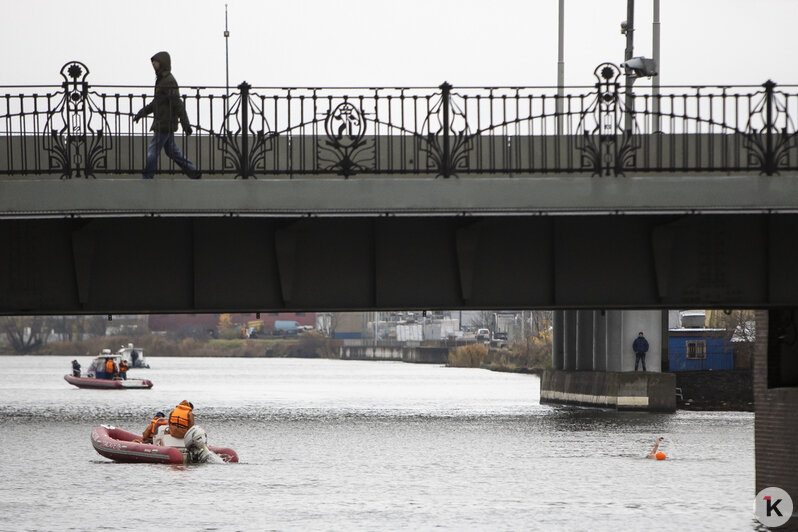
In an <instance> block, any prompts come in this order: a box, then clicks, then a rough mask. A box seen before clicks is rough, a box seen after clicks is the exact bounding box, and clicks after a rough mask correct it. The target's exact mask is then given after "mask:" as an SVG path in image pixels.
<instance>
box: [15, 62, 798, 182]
mask: <svg viewBox="0 0 798 532" xmlns="http://www.w3.org/2000/svg"><path fill="white" fill-rule="evenodd" d="M88 74H89V71H88V69H87V67H86V66H85V65H84V64H83V63H80V62H78V61H70V62H69V63H67V64H65V65H64V66H63V67H62V69H61V76H62V78H63V82H62V83H61V84H60V85H53V86H35V87H24V86H13V87H10V86H7V87H0V175H7V176H14V177H24V176H42V175H52V176H57V177H61V178H72V177H103V176H114V175H130V174H138V173H141V172H142V170H143V166H144V162H145V158H146V151H147V145H148V143H149V127H150V124H151V122H150V119H149V118H145V119H144V120H142V121H140V122H138V123H135V122H134V121H133V118H134V116H135V115H136V113H137V111H138V110H139V109H140V108H142V107H143V106H144V105H145V104H146V103H147V102H149V101H151V98H152V94H151V88H147V87H140V86H139V87H131V86H126V87H114V86H107V85H90V84H89V82H88V81H87V77H88ZM595 75H596V78H597V82H596V84H595V85H594V86H582V87H570V88H568V91H569V94H567V95H565V96H562V97H558V95H557V89H556V87H487V88H479V87H457V88H455V87H452V86H451V85H449V84H448V83H443V84H442V85H440V86H439V87H437V88H424V87H405V88H401V87H398V88H260V87H252V86H250V85H249V84H247V83H246V82H244V83H242V84H240V85H238V87H236V88H235V89H230V88H225V87H185V88H183V90H182V94H181V97H182V101H183V103H184V105H185V107H186V109H187V111H188V115H189V117H190V121H191V124H192V127H193V128H194V131H195V132H196V134H195V135H193V136H191V137H188V136H186V135H185V134H182V135H179V139H178V143H179V145H180V146H181V148H182V150H183V152H184V153H185V154H186V155H187V156H188V157H189V159H192V160H193V161H194V162H195V164H197V166H199V167H200V169H201V170H202V172H203V173H205V174H210V175H215V176H229V177H241V178H255V177H270V178H278V177H280V178H292V177H299V176H320V177H323V176H333V177H334V176H344V177H350V176H357V175H370V176H374V175H401V176H404V177H412V176H422V177H430V176H442V177H452V176H459V177H464V176H468V175H479V176H482V177H484V176H489V175H496V176H499V175H501V176H508V175H509V176H524V177H533V176H540V175H551V174H574V175H595V176H607V175H611V176H621V175H625V174H627V173H635V174H642V173H668V172H682V173H684V172H718V173H725V174H728V173H735V172H747V173H751V172H755V173H763V174H767V175H773V174H776V173H778V172H780V171H794V170H798V142H797V141H796V135H795V133H796V129H795V125H794V124H793V122H792V117H793V116H798V90H797V88H796V87H795V86H780V87H778V88H777V86H776V84H775V83H773V82H771V81H768V82H766V83H764V84H763V85H761V86H692V87H688V86H679V87H676V86H672V87H662V88H661V89H660V90H659V91H657V92H656V93H654V92H652V88H651V87H638V88H637V89H636V90H635V93H634V94H630V95H627V94H625V92H624V89H623V87H622V84H621V83H620V82H619V80H620V78H621V76H622V72H621V70H620V69H619V68H618V67H617V66H616V65H614V64H611V63H604V64H602V65H599V66H598V67H597V68H596V70H595ZM3 93H4V94H3ZM558 110H559V112H558ZM629 113H630V114H631V121H630V122H627V121H626V117H627V114H629ZM629 123H631V126H629V125H628V124H629ZM161 159H162V166H161V168H160V170H159V171H160V173H166V174H172V173H179V172H180V169H179V168H176V167H175V166H174V164H173V163H171V162H164V161H163V160H166V158H165V157H162V158H161Z"/></svg>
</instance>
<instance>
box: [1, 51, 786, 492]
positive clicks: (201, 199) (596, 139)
mask: <svg viewBox="0 0 798 532" xmlns="http://www.w3.org/2000/svg"><path fill="white" fill-rule="evenodd" d="M594 74H595V80H596V81H595V84H593V85H590V86H581V87H568V88H566V95H565V96H562V97H560V96H558V91H557V88H555V87H454V86H452V85H450V84H448V83H443V84H441V85H440V86H438V87H392V88H380V87H364V88H340V87H339V88H329V87H328V88H312V87H309V88H298V87H294V88H289V87H285V88H279V87H277V88H275V87H271V88H269V87H252V86H250V85H249V84H247V83H241V84H240V85H238V86H237V87H235V88H229V89H228V88H226V87H193V86H191V87H183V89H182V91H181V94H182V99H183V102H184V105H185V107H186V109H187V111H188V114H189V117H190V120H191V124H192V126H193V129H194V132H195V134H194V135H191V136H187V135H185V134H181V135H178V144H179V145H180V147H181V150H182V151H183V153H184V154H186V155H187V156H188V158H189V159H191V160H192V161H193V162H194V163H195V164H196V165H197V166H198V167H199V168H200V169H201V171H202V173H203V177H202V179H201V180H198V181H194V180H189V179H187V178H186V176H184V175H183V174H182V171H181V170H180V169H179V168H177V167H175V166H174V164H173V163H172V162H171V161H169V160H168V159H167V158H166V157H165V156H161V158H160V167H159V169H158V172H157V174H156V178H155V179H153V180H142V179H141V173H142V170H143V166H144V161H145V154H146V148H147V143H148V142H149V126H150V123H149V122H148V121H147V120H146V119H145V120H143V121H140V122H138V123H135V122H134V121H133V118H134V116H135V114H136V112H137V111H138V110H139V109H140V108H141V107H142V106H143V105H144V104H145V103H146V102H148V101H149V100H150V99H151V97H152V94H151V91H152V89H151V88H150V87H115V86H110V85H100V84H97V85H94V84H92V83H91V82H90V80H89V69H88V68H87V67H86V65H84V64H83V63H80V62H78V61H71V62H69V63H67V64H66V65H64V67H63V68H62V69H61V72H60V76H61V79H60V80H59V83H58V84H55V85H53V86H48V87H42V86H38V87H22V86H15V87H2V90H0V249H2V250H3V252H4V253H3V254H2V255H0V313H3V314H59V313H87V314H90V313H97V314H106V313H108V314H110V313H138V312H258V311H280V310H295V311H301V310H317V311H318V310H366V309H381V310H399V309H419V308H424V309H458V308H461V309H479V310H482V309H528V308H551V309H555V310H556V315H557V325H556V330H555V340H556V342H555V352H554V359H553V370H552V373H551V374H550V376H549V377H550V378H549V381H547V382H549V384H546V386H550V388H549V389H548V390H549V391H550V392H551V394H552V395H550V397H551V398H552V399H553V400H558V401H559V400H566V399H568V398H569V397H570V398H571V399H574V398H576V399H574V400H575V402H588V403H590V402H591V401H593V399H592V398H590V397H588V396H589V395H590V394H588V393H586V392H585V390H587V389H591V388H595V386H597V385H596V382H597V379H598V380H602V379H604V380H607V379H608V377H606V376H607V375H615V374H618V375H623V374H627V375H628V370H629V369H630V368H629V367H628V360H626V359H624V358H623V356H622V355H621V354H619V353H620V351H619V350H618V348H617V346H619V345H622V343H624V342H626V341H627V339H628V334H629V331H630V330H633V329H635V328H637V327H645V328H647V329H649V330H651V329H656V317H655V316H656V315H657V314H658V313H657V312H656V311H657V310H658V309H667V308H696V307H698V308H757V309H761V312H760V315H761V316H760V318H761V319H760V323H762V324H769V325H767V326H766V327H765V330H762V333H761V334H759V335H758V338H757V340H758V342H759V344H758V347H757V349H758V354H757V370H756V371H757V380H756V385H755V387H756V390H757V391H756V401H757V405H756V408H757V427H758V429H757V436H756V437H757V475H758V479H757V485H760V484H761V483H763V482H764V483H765V484H764V485H780V486H782V487H784V488H785V489H788V488H789V489H788V491H789V492H790V493H792V494H793V496H794V499H796V500H798V481H797V480H796V476H795V474H794V473H790V474H786V476H785V473H784V472H785V471H789V472H794V471H798V464H797V463H796V462H795V460H796V458H795V457H796V456H798V453H796V452H795V451H796V449H795V447H794V443H791V442H793V441H795V439H794V436H795V435H796V433H795V431H796V427H798V423H796V421H798V420H796V418H795V415H796V414H795V413H796V412H798V409H797V408H795V407H796V406H798V362H796V361H797V360H798V352H796V347H795V346H794V342H793V339H794V335H795V334H794V330H796V328H798V318H796V316H798V314H796V313H794V309H795V308H798V280H796V276H795V274H794V272H795V271H798V254H795V253H793V251H792V246H793V242H794V239H795V236H794V235H796V234H798V180H797V179H796V177H798V139H797V138H796V128H795V124H794V118H795V117H796V116H798V87H796V86H782V85H777V84H776V83H774V82H772V81H766V82H764V83H762V84H761V85H752V86H744V87H743V86H688V87H686V86H680V87H662V88H661V89H659V90H657V91H656V92H654V91H653V89H652V88H651V87H643V86H637V87H636V88H635V89H634V93H629V94H627V93H626V92H625V89H624V87H623V84H622V83H621V78H622V72H621V70H620V69H619V68H618V67H617V66H616V65H613V64H611V63H604V64H602V65H599V66H598V67H597V68H596V69H595V72H594ZM623 323H626V326H625V327H624V326H623ZM765 331H767V333H765ZM587 375H590V377H589V382H588V381H584V379H585V378H588V377H586V376H587ZM662 375H663V378H665V377H664V375H665V374H662ZM613 378H615V377H613ZM618 378H623V379H627V378H628V377H626V376H623V377H618ZM659 378H660V377H659V376H658V375H653V376H648V377H646V386H648V385H649V384H651V383H653V384H651V385H652V386H655V385H656V383H654V381H653V380H652V379H654V380H656V379H659ZM610 380H611V379H610ZM615 382H616V383H615V384H609V385H611V386H615V387H616V389H617V387H618V386H622V385H623V384H622V383H621V384H618V383H617V381H615ZM569 383H572V384H569ZM573 383H576V384H573ZM639 385H640V380H639V379H637V380H635V382H633V383H632V384H631V385H630V386H631V388H630V389H632V388H635V387H636V386H637V387H638V388H637V389H638V390H639V389H640V388H639ZM568 386H576V389H575V390H574V389H566V388H568ZM627 388H628V386H627ZM544 391H545V390H544ZM635 393H637V392H635ZM569 394H571V395H569ZM594 395H596V394H594ZM599 395H600V394H599ZM621 395H622V394H621ZM627 397H638V398H639V397H640V394H639V393H637V395H635V394H632V395H631V396H627ZM637 400H638V399H633V400H631V401H632V403H634V402H635V401H637ZM616 401H618V399H617V398H616ZM616 404H618V403H617V402H616ZM760 421H761V422H762V423H760ZM765 425H766V426H767V427H768V428H766V429H765V428H762V430H761V431H760V429H759V427H760V426H762V427H764V426H765ZM791 436H792V437H791ZM775 457H781V458H779V459H778V460H781V461H780V462H779V461H778V460H777V459H776V458H775ZM785 460H787V461H789V460H792V462H790V463H789V464H788V463H787V462H785ZM790 464H792V465H791V466H790ZM760 481H761V482H760Z"/></svg>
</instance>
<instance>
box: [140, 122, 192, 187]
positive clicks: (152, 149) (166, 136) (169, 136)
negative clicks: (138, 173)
mask: <svg viewBox="0 0 798 532" xmlns="http://www.w3.org/2000/svg"><path fill="white" fill-rule="evenodd" d="M161 150H163V151H164V152H166V155H167V156H168V157H169V158H170V159H172V160H173V161H174V162H175V163H176V164H177V166H179V167H180V168H181V169H182V170H183V171H184V172H185V173H186V174H188V177H190V178H191V179H197V177H198V176H199V175H200V172H199V171H198V170H197V168H196V167H195V166H194V165H193V164H191V161H189V160H188V159H186V158H185V156H184V155H183V154H182V153H181V151H180V148H178V147H177V143H176V142H175V134H174V133H161V132H160V131H156V132H154V133H153V135H152V140H151V141H150V146H149V147H148V148H147V166H145V167H144V174H143V175H142V177H143V178H144V179H152V178H153V176H154V173H155V169H156V168H157V167H158V155H159V154H160V153H161Z"/></svg>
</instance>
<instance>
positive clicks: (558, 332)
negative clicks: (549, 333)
mask: <svg viewBox="0 0 798 532" xmlns="http://www.w3.org/2000/svg"><path fill="white" fill-rule="evenodd" d="M558 312H560V311H558ZM661 315H662V314H661V311H659V310H609V311H599V310H566V311H561V314H555V320H554V339H555V341H554V344H555V346H554V350H555V351H554V352H555V353H556V354H554V355H553V359H552V361H553V364H552V369H551V370H550V371H547V372H545V374H544V375H543V378H542V379H541V390H540V400H541V402H547V403H563V404H578V405H584V406H596V407H603V408H618V409H626V410H656V411H666V412H674V411H675V410H676V391H675V388H676V377H675V375H673V374H662V373H661V363H660V361H661V358H662V354H661V352H662V335H663V330H662V320H661ZM640 331H643V333H644V334H645V336H646V338H647V339H648V343H649V351H648V355H647V356H646V359H647V367H646V370H647V371H645V372H644V371H642V367H640V368H638V369H639V370H640V371H635V354H634V352H633V351H632V343H633V342H634V340H635V338H637V335H638V333H639V332H640ZM560 361H562V364H560Z"/></svg>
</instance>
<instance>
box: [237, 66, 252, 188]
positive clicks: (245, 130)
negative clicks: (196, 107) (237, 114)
mask: <svg viewBox="0 0 798 532" xmlns="http://www.w3.org/2000/svg"><path fill="white" fill-rule="evenodd" d="M251 88H252V85H250V84H249V83H247V82H246V81H244V82H242V83H241V84H240V85H239V86H238V90H240V91H241V105H240V106H239V108H240V110H241V178H242V179H248V178H249V177H250V173H251V171H250V161H249V157H250V156H249V89H251Z"/></svg>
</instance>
